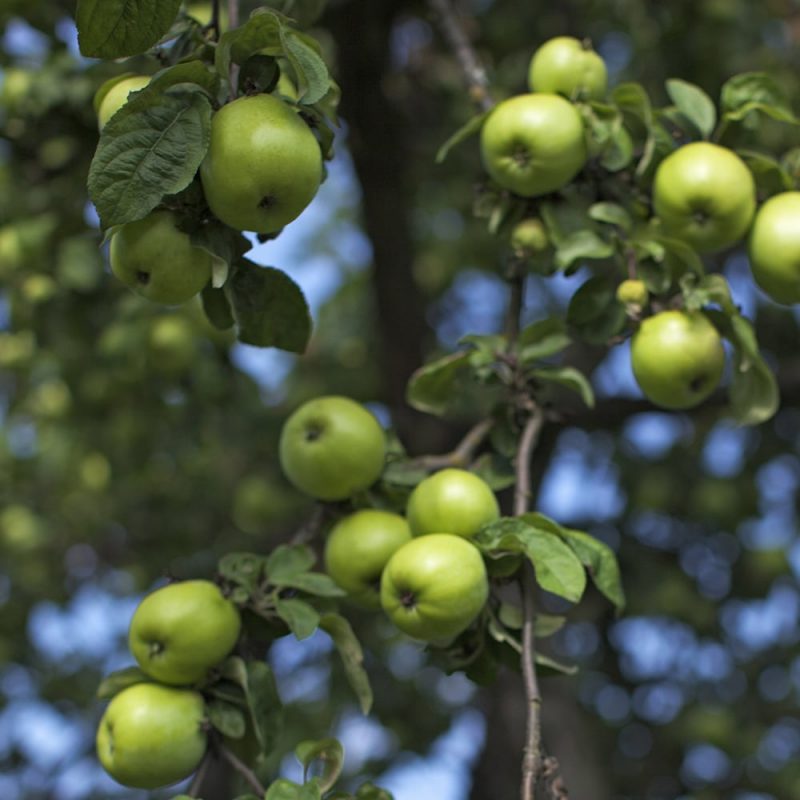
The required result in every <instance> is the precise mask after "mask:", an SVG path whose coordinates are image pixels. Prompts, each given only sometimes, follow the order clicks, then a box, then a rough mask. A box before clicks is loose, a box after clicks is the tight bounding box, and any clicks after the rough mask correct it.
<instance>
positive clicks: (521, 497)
mask: <svg viewBox="0 0 800 800" xmlns="http://www.w3.org/2000/svg"><path fill="white" fill-rule="evenodd" d="M543 421H544V418H543V416H542V413H541V411H540V410H539V409H538V408H537V407H534V409H533V413H532V414H531V415H530V417H528V421H527V422H526V423H525V428H524V429H523V431H522V437H521V439H520V442H519V448H518V449H517V461H516V483H515V485H514V515H515V516H520V515H521V514H525V513H526V512H527V511H528V508H529V505H530V484H531V457H532V456H533V450H534V448H535V446H536V441H537V439H538V438H539V432H540V431H541V429H542V423H543ZM522 613H523V623H522V677H523V680H524V683H525V701H526V705H527V711H528V714H527V725H526V732H525V748H524V751H523V756H522V787H521V798H522V800H534V797H535V789H536V781H537V779H538V777H539V773H540V772H541V767H542V726H541V717H540V709H541V705H542V697H541V694H540V692H539V681H538V678H537V676H536V640H535V638H534V626H535V623H536V581H535V578H534V574H533V567H532V566H531V565H530V564H529V563H528V562H527V561H526V562H525V565H524V567H523V573H522Z"/></svg>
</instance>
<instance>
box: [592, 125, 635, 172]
mask: <svg viewBox="0 0 800 800" xmlns="http://www.w3.org/2000/svg"><path fill="white" fill-rule="evenodd" d="M633 154H634V150H633V139H631V135H630V134H629V133H628V131H627V130H626V129H625V127H624V126H623V125H622V120H618V121H617V122H616V123H615V124H614V125H613V126H612V127H611V131H610V136H609V140H608V142H607V143H606V145H605V147H604V148H603V152H602V153H601V155H600V166H602V167H604V168H605V169H607V170H608V171H609V172H619V171H620V170H623V169H625V167H627V166H628V164H630V163H631V161H633Z"/></svg>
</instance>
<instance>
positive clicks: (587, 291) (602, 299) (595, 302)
mask: <svg viewBox="0 0 800 800" xmlns="http://www.w3.org/2000/svg"><path fill="white" fill-rule="evenodd" d="M625 320H626V317H625V309H624V308H623V307H622V305H621V304H620V303H618V302H617V298H616V286H615V285H614V284H612V283H611V282H610V281H609V280H608V279H607V278H605V277H604V276H602V275H595V276H594V277H592V278H589V280H587V281H586V282H585V283H583V284H581V286H580V287H579V288H578V290H577V291H576V292H575V294H574V295H573V296H572V299H571V300H570V303H569V306H568V307H567V322H568V324H569V325H570V326H571V328H572V329H573V330H574V331H575V332H576V333H577V334H578V336H579V337H580V338H581V339H583V340H585V341H587V342H589V343H591V344H606V343H607V342H608V340H609V339H610V338H612V337H613V336H616V335H617V334H618V333H620V331H622V329H623V328H624V327H625Z"/></svg>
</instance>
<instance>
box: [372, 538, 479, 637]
mask: <svg viewBox="0 0 800 800" xmlns="http://www.w3.org/2000/svg"><path fill="white" fill-rule="evenodd" d="M488 596H489V581H488V578H487V576H486V567H485V566H484V563H483V558H482V556H481V554H480V552H479V551H478V549H477V548H476V547H475V546H474V545H472V544H470V542H468V541H467V540H466V539H463V538H462V537H460V536H453V535H452V534H449V533H431V534H428V535H427V536H420V537H419V538H418V539H412V540H411V541H410V542H408V543H407V544H404V545H403V546H402V547H401V548H400V549H399V550H397V551H396V552H395V554H394V555H393V556H392V557H391V558H390V559H389V562H388V563H387V564H386V567H385V569H384V570H383V576H382V578H381V605H382V606H383V609H384V611H385V612H386V613H387V614H388V616H389V618H390V619H391V620H392V622H394V624H395V625H397V627H398V628H400V630H401V631H404V632H405V633H407V634H408V635H409V636H413V637H414V638H415V639H421V640H423V641H427V642H442V643H443V642H445V641H447V640H450V639H452V638H453V637H454V636H457V635H458V634H459V633H461V632H462V631H463V630H464V629H466V628H467V627H468V626H469V625H470V623H472V621H473V620H474V619H475V618H476V617H477V616H478V614H479V613H480V612H481V609H482V608H483V606H484V604H485V603H486V600H487V598H488Z"/></svg>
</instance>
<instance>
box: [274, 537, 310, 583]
mask: <svg viewBox="0 0 800 800" xmlns="http://www.w3.org/2000/svg"><path fill="white" fill-rule="evenodd" d="M316 560H317V559H316V556H315V555H314V551H313V550H312V549H311V548H310V547H308V546H307V545H304V544H297V545H288V544H282V545H278V547H276V548H275V549H274V550H273V551H272V552H271V553H270V554H269V556H267V559H266V564H265V569H266V573H267V577H268V578H269V580H270V583H274V584H275V585H276V586H284V585H287V584H286V583H285V581H286V580H289V579H291V578H293V577H294V576H296V575H299V574H300V573H302V572H308V570H310V569H311V567H313V566H314V562H315V561H316Z"/></svg>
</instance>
